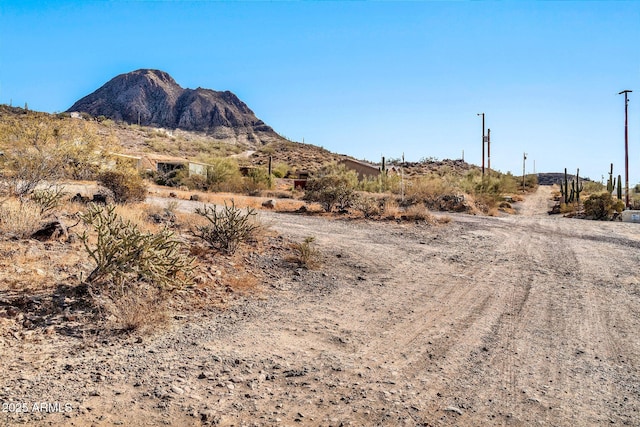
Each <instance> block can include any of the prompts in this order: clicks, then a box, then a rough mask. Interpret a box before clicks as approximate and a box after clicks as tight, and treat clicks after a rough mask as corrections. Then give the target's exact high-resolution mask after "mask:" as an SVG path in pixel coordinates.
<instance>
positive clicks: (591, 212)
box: [584, 191, 624, 220]
mask: <svg viewBox="0 0 640 427" xmlns="http://www.w3.org/2000/svg"><path fill="white" fill-rule="evenodd" d="M623 209H624V202H623V201H622V200H617V199H614V198H613V197H611V194H609V193H608V192H606V191H605V192H603V193H599V194H593V195H591V196H590V197H589V198H588V199H587V200H585V201H584V213H585V215H586V216H587V217H589V218H592V219H595V220H608V219H611V217H612V216H613V213H614V212H622V210H623Z"/></svg>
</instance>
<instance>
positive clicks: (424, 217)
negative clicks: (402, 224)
mask: <svg viewBox="0 0 640 427" xmlns="http://www.w3.org/2000/svg"><path fill="white" fill-rule="evenodd" d="M402 218H403V219H408V220H415V221H427V222H429V223H431V224H433V223H435V219H434V217H433V215H432V214H431V212H429V210H428V209H427V208H426V206H425V205H423V204H417V205H411V206H409V207H408V208H407V209H406V210H405V212H404V213H403V214H402Z"/></svg>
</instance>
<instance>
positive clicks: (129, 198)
mask: <svg viewBox="0 0 640 427" xmlns="http://www.w3.org/2000/svg"><path fill="white" fill-rule="evenodd" d="M99 182H100V184H102V185H103V186H105V187H106V188H107V189H109V190H110V191H111V193H112V194H113V199H114V200H115V202H116V203H127V202H136V201H143V200H144V199H145V198H146V197H147V186H146V184H145V183H144V181H143V180H142V177H141V176H140V174H138V173H137V172H136V171H135V170H133V169H122V170H111V171H105V172H102V173H101V174H100V177H99Z"/></svg>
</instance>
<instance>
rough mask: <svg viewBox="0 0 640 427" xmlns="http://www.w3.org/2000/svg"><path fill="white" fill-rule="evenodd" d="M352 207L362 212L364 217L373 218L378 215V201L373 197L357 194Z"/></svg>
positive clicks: (379, 208) (379, 209) (379, 210)
mask: <svg viewBox="0 0 640 427" xmlns="http://www.w3.org/2000/svg"><path fill="white" fill-rule="evenodd" d="M353 207H354V208H355V209H356V210H357V211H359V212H361V213H362V215H363V216H364V217H365V218H373V217H375V216H378V215H380V212H381V207H380V201H379V200H377V199H375V198H374V197H370V196H365V195H359V196H358V197H356V198H355V200H354V202H353Z"/></svg>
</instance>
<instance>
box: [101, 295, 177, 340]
mask: <svg viewBox="0 0 640 427" xmlns="http://www.w3.org/2000/svg"><path fill="white" fill-rule="evenodd" d="M92 296H93V300H94V304H96V306H97V307H98V309H99V310H100V311H102V312H103V314H104V316H105V318H106V320H107V322H108V324H109V328H110V329H114V330H120V331H123V332H136V333H150V332H152V331H155V330H157V329H160V328H162V327H163V326H165V325H166V324H167V323H168V321H169V318H170V317H169V309H168V307H167V299H166V295H165V294H164V293H163V292H161V291H159V290H158V289H157V288H154V287H152V286H137V287H128V288H124V289H123V292H102V293H101V294H93V295H92Z"/></svg>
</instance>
